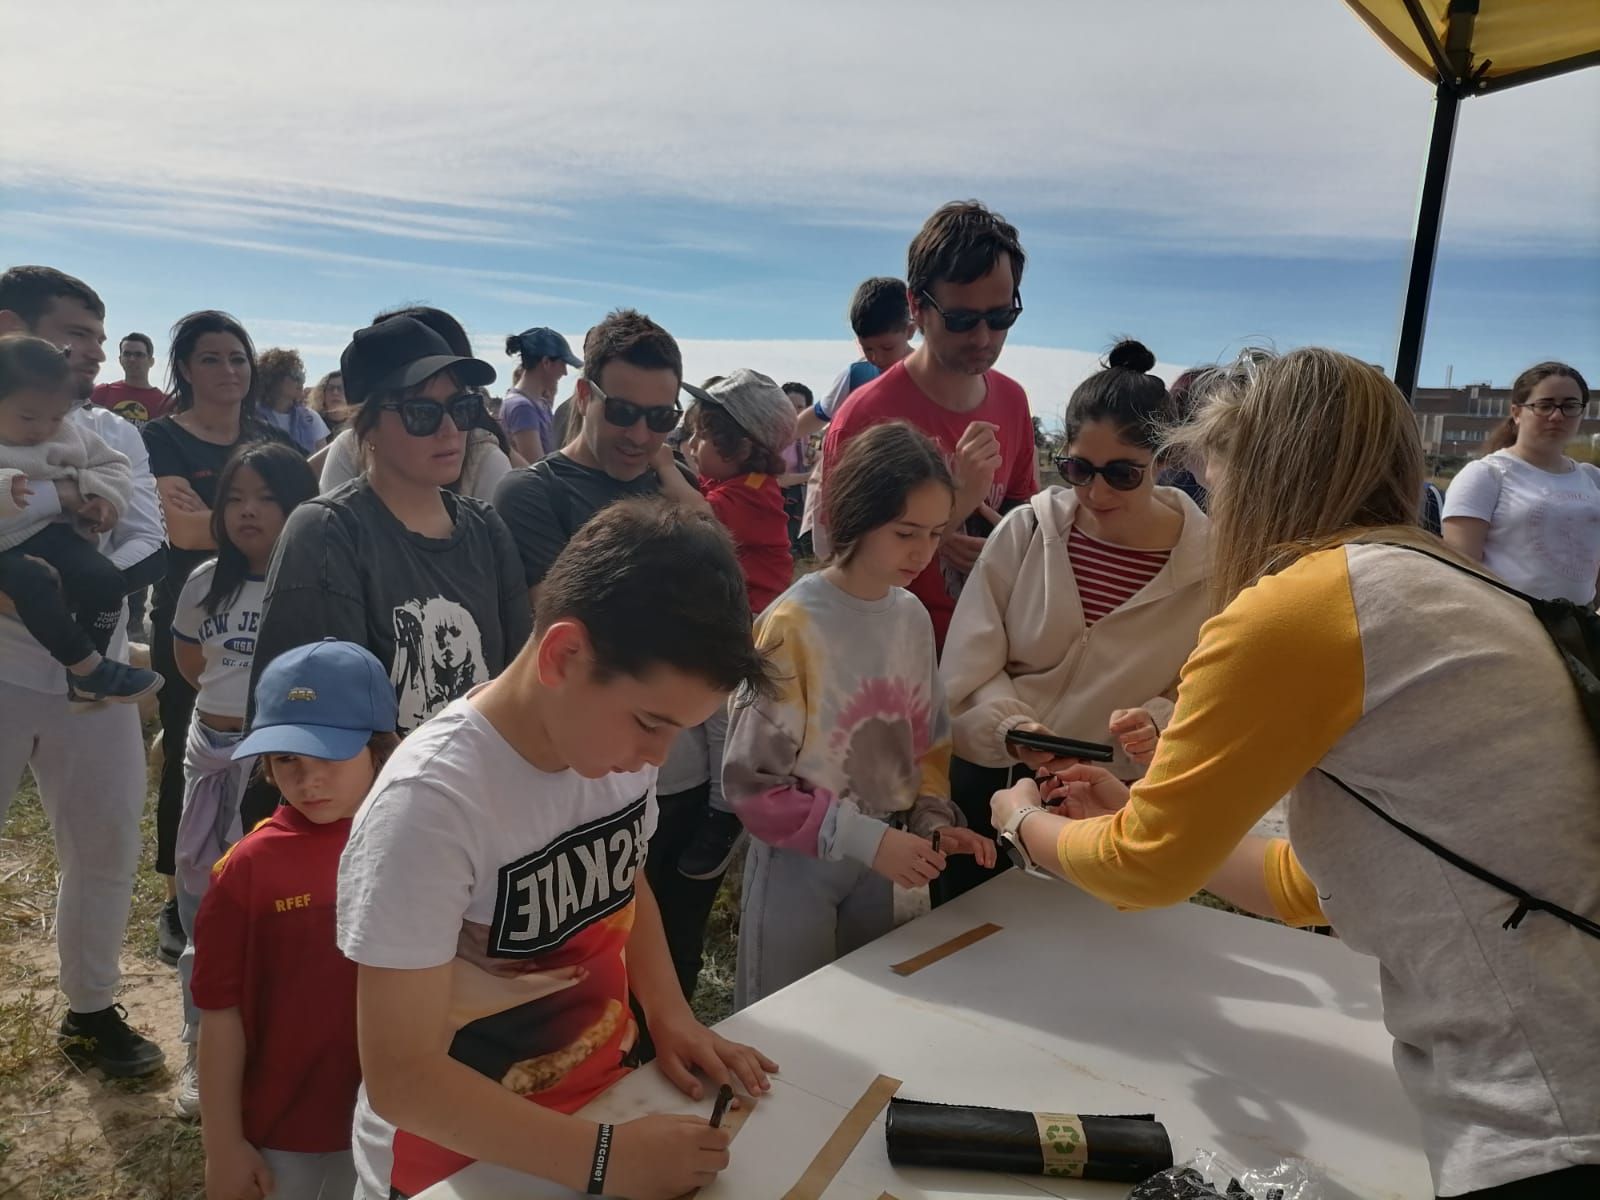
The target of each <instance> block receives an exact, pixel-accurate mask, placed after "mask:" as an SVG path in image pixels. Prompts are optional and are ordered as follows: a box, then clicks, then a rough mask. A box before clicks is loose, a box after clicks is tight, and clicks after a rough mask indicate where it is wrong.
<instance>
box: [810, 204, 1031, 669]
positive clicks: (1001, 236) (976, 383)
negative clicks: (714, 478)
mask: <svg viewBox="0 0 1600 1200" xmlns="http://www.w3.org/2000/svg"><path fill="white" fill-rule="evenodd" d="M1025 261H1026V258H1025V256H1024V254H1023V252H1022V246H1021V244H1020V242H1019V241H1018V239H1017V231H1016V229H1015V228H1014V227H1013V226H1011V225H1010V224H1008V223H1007V222H1006V221H1005V220H1004V219H1002V218H1001V217H999V216H998V215H996V214H995V213H992V212H990V211H989V210H988V209H987V208H985V207H984V206H983V205H981V204H977V203H975V202H974V203H954V204H946V205H945V206H944V207H943V208H941V209H939V211H938V212H936V213H934V214H933V216H931V217H929V218H928V221H927V223H926V224H925V225H923V227H922V231H921V232H920V233H918V234H917V236H916V238H915V239H914V240H913V241H912V243H911V249H910V251H909V252H908V254H907V263H906V286H907V291H908V293H909V296H910V301H911V314H912V318H913V320H914V321H915V323H916V324H917V326H918V327H919V328H920V329H921V330H922V344H921V345H920V346H918V347H917V348H916V350H914V351H913V352H912V354H911V356H910V357H909V358H907V359H905V360H904V361H903V362H900V363H897V364H896V365H895V366H893V367H891V368H889V370H887V371H885V372H884V373H883V374H882V375H880V376H879V377H878V378H877V379H875V380H873V381H872V382H871V383H868V384H866V385H865V386H863V387H861V388H859V389H858V390H857V391H855V392H854V393H852V394H851V395H850V397H849V398H848V399H847V400H846V401H845V402H844V405H843V406H842V407H841V408H840V410H839V412H838V413H837V414H836V415H835V417H834V419H833V423H832V424H830V425H829V426H828V436H827V439H826V440H825V441H824V442H823V448H822V458H823V470H822V478H823V484H822V486H823V490H824V493H826V490H827V477H828V473H829V472H830V471H831V470H832V466H833V463H835V462H836V461H838V458H839V454H840V453H841V452H842V451H843V449H844V447H845V444H846V443H847V442H849V440H850V439H851V438H853V437H855V436H856V434H858V433H860V432H862V430H864V429H868V428H870V427H872V426H873V425H878V424H881V423H883V422H884V421H895V420H902V421H906V422H909V423H910V424H912V425H914V426H916V427H917V428H918V429H920V430H922V431H923V432H924V433H926V434H927V435H928V436H929V437H931V438H933V440H934V441H936V442H938V443H939V445H940V447H941V448H943V450H944V452H945V455H946V456H947V457H948V458H949V460H950V470H951V474H952V475H953V476H954V477H955V481H956V499H955V507H954V509H953V511H952V513H951V519H950V525H949V528H948V530H947V532H946V533H945V536H944V542H943V545H942V546H941V548H940V552H939V554H938V556H937V557H936V558H935V559H934V561H933V562H931V563H929V564H928V568H927V570H925V571H923V573H922V574H921V575H919V576H917V578H916V579H915V580H913V581H912V584H911V591H912V592H914V593H915V594H916V596H917V598H918V599H919V600H921V601H922V603H923V605H924V606H925V607H926V608H927V610H928V615H929V616H930V617H932V618H933V629H934V636H935V637H936V638H937V640H938V643H939V647H940V649H941V650H942V649H943V648H944V637H945V633H946V631H947V630H948V629H949V627H950V615H951V613H952V612H954V611H955V603H956V596H957V594H959V592H960V590H961V584H962V582H963V581H964V580H965V579H966V577H967V574H968V573H969V572H970V571H971V570H972V565H973V563H975V562H977V560H978V552H979V551H980V550H982V549H983V538H984V536H985V535H986V534H987V533H988V531H989V529H990V528H991V527H992V526H994V525H995V524H996V523H997V522H998V521H999V520H1000V514H1001V513H1002V512H1004V511H1005V510H1006V509H1007V508H1010V507H1012V506H1013V505H1016V504H1019V503H1021V502H1023V501H1025V500H1027V499H1028V498H1029V497H1030V496H1032V495H1033V493H1034V492H1036V491H1037V490H1038V487H1039V484H1038V477H1037V472H1036V468H1035V464H1034V447H1033V421H1032V418H1031V416H1030V414H1029V412H1028V396H1027V393H1026V392H1024V391H1023V390H1022V387H1021V385H1020V384H1018V383H1017V382H1016V381H1015V380H1013V379H1009V378H1007V377H1006V376H1004V375H1002V374H1000V372H998V371H996V370H994V369H993V368H994V364H995V361H996V360H997V359H999V357H1000V351H1001V349H1002V347H1004V346H1005V343H1006V333H1007V331H1008V330H1009V329H1010V328H1011V326H1012V325H1014V324H1015V323H1016V320H1017V317H1018V316H1019V315H1020V314H1021V312H1022V296H1021V292H1020V291H1019V288H1020V286H1021V283H1022V268H1023V264H1024V262H1025ZM823 505H824V509H825V507H826V495H824V500H823Z"/></svg>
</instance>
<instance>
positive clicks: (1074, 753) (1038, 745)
mask: <svg viewBox="0 0 1600 1200" xmlns="http://www.w3.org/2000/svg"><path fill="white" fill-rule="evenodd" d="M1006 741H1008V742H1011V743H1013V744H1015V745H1018V746H1025V747H1027V748H1028V749H1029V750H1044V751H1047V752H1049V753H1051V754H1059V755H1060V756H1061V757H1062V758H1076V759H1080V760H1081V761H1083V762H1094V763H1105V762H1110V761H1111V760H1112V759H1113V758H1115V757H1116V751H1115V750H1113V749H1112V748H1111V747H1110V746H1107V745H1105V744H1104V743H1102V742H1080V741H1078V739H1077V738H1065V737H1056V736H1055V735H1054V734H1051V733H1035V732H1033V731H1032V730H1031V729H1013V730H1012V731H1011V732H1010V733H1008V734H1006Z"/></svg>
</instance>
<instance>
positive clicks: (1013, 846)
mask: <svg viewBox="0 0 1600 1200" xmlns="http://www.w3.org/2000/svg"><path fill="white" fill-rule="evenodd" d="M1043 811H1044V809H1042V808H1040V807H1039V806H1038V805H1037V804H1024V805H1023V806H1022V807H1021V808H1018V809H1017V810H1016V811H1015V812H1013V813H1012V814H1011V816H1010V817H1009V818H1007V820H1006V823H1005V827H1004V828H1002V829H1001V830H1000V845H1001V848H1002V849H1004V850H1005V852H1006V857H1007V858H1009V859H1010V860H1011V865H1012V866H1014V867H1016V868H1017V869H1018V870H1019V871H1022V872H1024V873H1025V874H1028V875H1032V876H1034V877H1035V878H1036V879H1054V878H1055V876H1054V875H1051V874H1050V872H1048V871H1046V870H1044V869H1043V868H1041V867H1040V866H1039V865H1038V864H1037V863H1035V862H1034V861H1033V855H1031V854H1029V853H1028V845H1027V843H1026V842H1024V841H1023V840H1022V823H1023V822H1024V821H1026V820H1027V819H1028V818H1029V817H1031V816H1032V815H1033V814H1034V813H1040V812H1043Z"/></svg>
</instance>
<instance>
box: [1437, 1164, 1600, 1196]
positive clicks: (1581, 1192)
mask: <svg viewBox="0 0 1600 1200" xmlns="http://www.w3.org/2000/svg"><path fill="white" fill-rule="evenodd" d="M1596 1196H1600V1166H1587V1167H1568V1168H1567V1169H1566V1170H1565V1171H1551V1172H1550V1173H1549V1174H1548V1175H1535V1176H1534V1177H1533V1178H1532V1179H1519V1180H1517V1181H1516V1182H1515V1183H1502V1184H1501V1185H1500V1186H1499V1187H1492V1188H1483V1189H1482V1190H1481V1191H1476V1192H1457V1193H1456V1194H1455V1195H1454V1196H1449V1197H1446V1198H1444V1200H1594V1197H1596Z"/></svg>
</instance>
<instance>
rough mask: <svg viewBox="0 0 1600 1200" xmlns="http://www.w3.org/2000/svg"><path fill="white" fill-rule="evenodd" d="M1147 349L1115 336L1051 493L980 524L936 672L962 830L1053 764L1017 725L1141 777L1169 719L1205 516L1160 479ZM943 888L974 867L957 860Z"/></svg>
mask: <svg viewBox="0 0 1600 1200" xmlns="http://www.w3.org/2000/svg"><path fill="white" fill-rule="evenodd" d="M1155 362H1156V360H1155V355H1153V354H1152V353H1150V351H1149V350H1148V349H1146V348H1145V347H1144V346H1143V345H1142V344H1140V343H1139V342H1136V341H1124V342H1120V343H1118V344H1117V346H1116V348H1115V349H1113V350H1112V351H1111V354H1110V356H1109V357H1108V359H1107V363H1108V365H1107V367H1106V369H1105V370H1103V371H1100V372H1098V373H1097V374H1095V375H1092V376H1091V377H1090V378H1088V379H1086V380H1085V381H1084V382H1083V383H1082V384H1080V385H1079V386H1078V389H1077V390H1076V391H1075V392H1073V394H1072V399H1071V401H1070V402H1069V403H1068V405H1067V412H1066V445H1065V446H1064V447H1063V450H1062V453H1061V454H1060V455H1059V456H1058V457H1057V459H1056V468H1057V470H1059V471H1060V473H1061V476H1062V478H1063V479H1064V480H1065V481H1066V483H1067V486H1066V487H1052V488H1047V489H1045V490H1044V491H1042V492H1040V493H1039V494H1038V495H1036V496H1034V497H1033V499H1032V500H1031V501H1030V502H1029V503H1027V504H1025V505H1022V506H1020V507H1018V508H1016V509H1014V510H1012V511H1011V512H1010V513H1007V514H1006V516H1005V518H1004V520H1002V521H1001V522H1000V524H999V525H998V526H996V528H995V530H994V532H993V533H992V534H990V535H989V538H988V542H987V544H986V545H985V547H984V549H983V553H982V554H981V555H980V556H979V558H978V562H977V566H976V567H975V568H974V569H973V573H972V576H971V578H970V579H968V581H967V583H966V586H965V587H964V588H962V591H961V598H960V599H959V600H958V601H957V603H956V610H955V616H954V618H953V619H952V621H951V624H950V637H949V640H948V641H947V642H946V643H945V652H944V660H943V663H942V665H941V668H940V674H941V675H942V677H943V679H944V685H945V690H946V691H947V692H948V693H949V700H950V715H951V718H952V720H953V721H954V725H955V753H956V758H955V761H954V762H953V764H952V767H951V790H952V793H953V796H954V799H955V800H956V803H957V804H959V805H960V806H961V809H962V811H963V812H965V813H966V815H967V820H968V822H969V823H970V824H971V826H972V828H974V829H976V830H978V831H979V832H980V833H983V834H985V835H986V836H987V835H990V834H992V827H991V826H990V824H989V813H988V808H989V797H990V795H991V794H993V792H994V791H995V789H997V788H1000V787H1004V786H1005V785H1006V784H1007V783H1008V782H1009V781H1010V778H1011V776H1012V774H1013V772H1015V771H1016V770H1017V769H1018V767H1019V766H1020V767H1024V768H1027V769H1028V770H1029V771H1030V772H1031V771H1032V770H1033V769H1037V768H1041V767H1048V766H1052V765H1055V760H1054V758H1053V757H1052V756H1051V755H1050V754H1049V753H1046V752H1042V751H1036V750H1029V749H1026V748H1024V747H1022V746H1018V745H1015V744H1014V743H1012V742H1009V741H1008V740H1007V738H1006V735H1007V734H1009V733H1011V732H1013V731H1032V732H1036V733H1049V734H1055V735H1057V736H1062V737H1073V738H1078V739H1080V740H1084V741H1093V742H1110V743H1113V744H1114V745H1115V749H1116V758H1115V760H1114V761H1113V763H1112V764H1111V770H1112V772H1113V773H1114V774H1115V775H1116V776H1117V777H1118V778H1120V779H1126V780H1132V779H1137V778H1139V776H1140V775H1142V774H1143V773H1144V764H1145V763H1147V762H1149V761H1150V758H1151V756H1152V755H1154V753H1155V748H1156V739H1157V737H1158V735H1159V731H1160V730H1161V729H1162V728H1164V727H1165V726H1166V723H1167V721H1168V719H1169V718H1170V716H1171V714H1172V699H1171V698H1172V696H1174V695H1175V694H1176V691H1177V685H1178V669H1179V668H1180V667H1181V666H1182V665H1183V661H1184V659H1185V658H1187V657H1188V655H1189V652H1190V651H1191V650H1193V649H1194V645H1195V642H1196V640H1197V639H1198V637H1199V633H1200V625H1201V622H1203V621H1204V620H1205V618H1206V616H1207V613H1208V606H1207V600H1206V594H1205V593H1206V588H1205V584H1206V554H1207V537H1208V532H1207V531H1208V528H1209V522H1208V521H1207V519H1206V515H1205V514H1204V513H1203V512H1201V511H1200V508H1199V507H1198V506H1197V505H1196V504H1195V502H1194V501H1193V500H1192V499H1190V498H1189V497H1188V496H1187V495H1185V494H1184V493H1183V492H1181V491H1179V490H1178V489H1176V488H1170V487H1159V486H1157V484H1156V471H1157V465H1156V449H1157V447H1158V445H1159V443H1160V439H1161V435H1162V430H1163V429H1164V427H1165V426H1166V425H1168V424H1169V423H1170V422H1171V421H1172V419H1173V417H1174V416H1175V415H1176V413H1175V412H1174V410H1173V406H1172V404H1171V401H1170V400H1169V397H1168V394H1167V387H1166V384H1165V383H1163V382H1162V381H1161V380H1160V379H1158V378H1157V377H1156V376H1154V375H1151V374H1150V373H1149V372H1150V370H1151V368H1153V367H1154V366H1155ZM946 878H955V879H956V880H957V882H956V883H955V884H954V885H953V886H951V885H947V886H946V887H945V888H944V889H941V894H942V895H943V896H944V897H945V898H949V897H950V896H954V895H959V894H960V893H961V892H963V891H965V890H967V889H968V888H970V887H972V886H974V885H975V884H976V883H978V882H980V881H981V880H982V879H983V878H984V875H983V873H981V872H978V871H975V870H973V869H972V865H971V864H970V863H969V862H967V861H966V860H960V863H959V865H958V866H956V867H955V869H954V873H952V872H946Z"/></svg>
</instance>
